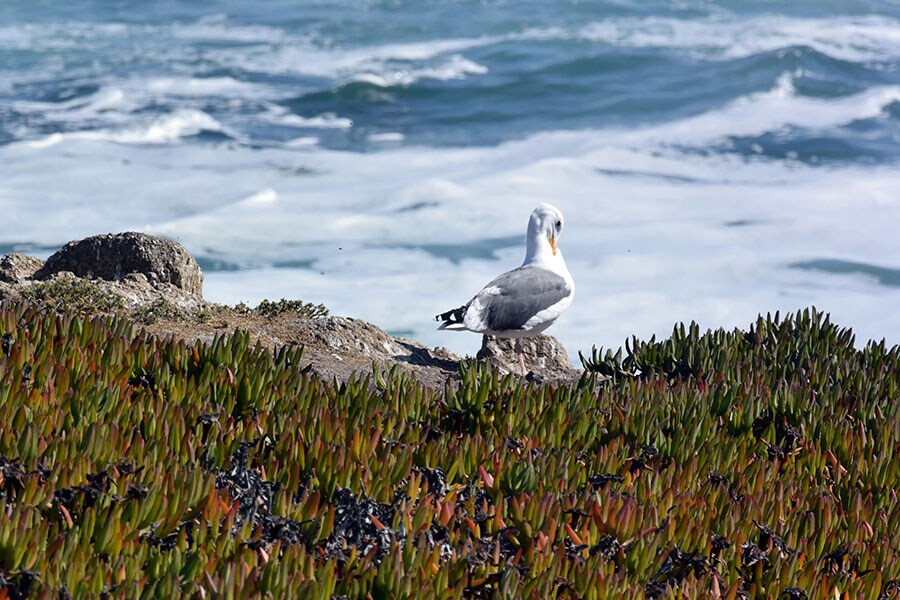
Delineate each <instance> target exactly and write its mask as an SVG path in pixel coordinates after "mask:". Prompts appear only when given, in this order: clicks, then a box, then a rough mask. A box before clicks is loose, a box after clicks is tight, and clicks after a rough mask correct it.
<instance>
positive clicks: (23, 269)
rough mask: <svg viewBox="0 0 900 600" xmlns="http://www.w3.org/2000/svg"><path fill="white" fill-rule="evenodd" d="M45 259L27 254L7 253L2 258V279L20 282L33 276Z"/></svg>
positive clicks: (0, 279)
mask: <svg viewBox="0 0 900 600" xmlns="http://www.w3.org/2000/svg"><path fill="white" fill-rule="evenodd" d="M43 265H44V261H42V260H41V259H39V258H35V257H33V256H28V255H27V254H16V253H13V254H7V255H5V256H3V257H2V258H0V281H2V282H4V283H19V282H20V281H24V280H26V279H29V278H30V277H32V276H33V275H34V274H35V273H37V271H38V269H40V268H41V267H42V266H43Z"/></svg>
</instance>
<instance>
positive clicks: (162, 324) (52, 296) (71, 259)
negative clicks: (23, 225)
mask: <svg viewBox="0 0 900 600" xmlns="http://www.w3.org/2000/svg"><path fill="white" fill-rule="evenodd" d="M202 281H203V275H202V273H201V272H200V267H199V266H198V265H197V261H196V260H194V258H193V257H192V256H191V255H190V254H189V253H188V251H187V250H185V248H184V247H183V246H181V245H180V244H178V243H176V242H172V241H170V240H165V239H162V238H157V237H153V236H150V235H145V234H142V233H122V234H111V235H98V236H94V237H90V238H87V239H84V240H79V241H74V242H70V243H68V244H66V246H65V247H63V248H62V249H61V250H60V251H59V252H57V253H56V254H54V255H52V256H51V257H50V258H49V259H48V260H47V261H46V263H43V262H42V261H40V260H38V259H36V258H32V257H29V256H25V255H21V254H10V255H6V256H4V257H3V258H2V259H0V300H18V301H25V302H32V303H37V304H41V305H43V306H46V307H47V308H49V309H52V310H62V309H67V310H72V311H80V312H85V313H90V314H110V313H114V314H119V315H123V316H126V317H128V318H130V319H133V320H134V321H135V322H136V323H137V324H139V325H140V326H142V327H146V328H147V329H149V330H150V331H151V332H152V333H155V334H157V335H160V336H164V337H170V336H171V337H175V338H177V339H183V340H186V341H188V342H193V341H197V340H199V341H204V342H210V341H212V340H213V339H214V338H215V336H217V335H223V334H228V333H231V332H234V331H235V330H242V331H247V332H248V333H249V334H250V336H251V339H252V340H253V343H258V344H260V345H261V346H263V347H265V348H269V349H271V350H276V349H277V348H279V347H282V346H285V345H301V346H303V347H304V352H303V357H304V360H307V361H309V366H310V368H311V369H312V370H313V371H314V372H316V373H318V374H319V375H320V376H321V377H324V378H325V379H328V380H332V379H333V380H336V381H346V380H347V379H348V378H349V377H351V376H352V375H360V374H361V375H366V374H371V373H372V368H373V365H378V367H379V368H384V369H386V368H391V367H398V368H400V369H402V370H403V371H405V372H407V373H409V374H410V375H411V376H413V377H414V378H416V379H417V380H418V381H419V382H420V383H421V384H422V385H424V386H426V387H428V388H431V389H433V390H436V391H437V390H442V389H444V387H445V386H446V385H447V384H448V382H451V381H454V380H457V379H458V377H459V361H460V360H462V359H463V357H460V356H457V355H455V354H453V353H452V352H450V351H448V350H447V349H446V348H428V347H427V346H424V345H422V344H420V343H418V342H416V341H414V340H410V339H405V338H398V337H394V336H391V335H388V334H387V333H386V332H384V331H383V330H381V329H379V328H378V327H376V326H375V325H373V324H371V323H367V322H366V321H362V320H360V319H353V318H349V317H337V316H323V315H327V310H324V308H323V310H322V312H321V313H317V312H316V311H312V312H310V311H304V310H303V308H302V306H297V305H298V304H301V305H302V304H303V303H297V302H292V301H282V302H276V303H269V304H268V306H267V310H265V311H263V310H260V308H261V307H258V308H257V309H250V308H248V307H246V306H239V307H226V306H221V305H217V304H214V303H211V302H207V301H206V300H204V299H203V297H202ZM261 306H262V305H261ZM273 307H276V308H277V310H273ZM522 343H523V349H524V355H525V364H526V367H527V369H528V370H530V371H532V372H533V374H536V376H535V375H533V376H531V377H529V379H530V380H532V381H545V382H548V383H558V382H571V381H573V380H577V378H578V377H579V375H580V371H578V370H576V369H575V368H573V367H572V364H571V363H570V362H569V359H568V356H567V355H566V351H565V349H564V348H563V347H562V346H561V345H560V344H559V342H557V341H556V340H555V339H554V338H552V337H548V336H539V337H536V338H527V339H524V340H522ZM477 358H479V359H483V360H487V361H489V362H491V363H492V364H494V365H495V366H497V367H498V368H499V369H501V370H502V371H505V372H510V373H515V374H518V373H519V366H518V362H517V361H518V359H517V356H516V354H515V351H514V347H513V341H512V340H498V339H493V338H485V340H484V344H483V346H482V349H481V351H480V352H479V353H478V357H477Z"/></svg>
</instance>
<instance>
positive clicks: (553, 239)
mask: <svg viewBox="0 0 900 600" xmlns="http://www.w3.org/2000/svg"><path fill="white" fill-rule="evenodd" d="M550 247H551V248H552V249H553V255H554V256H556V236H555V235H551V236H550Z"/></svg>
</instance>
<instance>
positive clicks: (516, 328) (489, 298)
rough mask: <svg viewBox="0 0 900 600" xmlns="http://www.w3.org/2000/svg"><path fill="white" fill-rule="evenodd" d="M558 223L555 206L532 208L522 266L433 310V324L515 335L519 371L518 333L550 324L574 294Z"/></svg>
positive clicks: (535, 331) (524, 334) (526, 334)
mask: <svg viewBox="0 0 900 600" xmlns="http://www.w3.org/2000/svg"><path fill="white" fill-rule="evenodd" d="M563 226H564V221H563V215H562V212H560V210H559V209H558V208H556V207H555V206H553V205H551V204H546V203H544V204H541V205H539V206H538V207H537V208H535V209H534V211H533V212H532V213H531V218H529V219H528V232H527V233H526V238H525V244H526V245H525V260H524V262H522V266H521V267H519V268H517V269H513V270H512V271H507V272H506V273H503V274H502V275H499V276H497V277H495V278H494V279H493V280H492V281H491V282H490V283H488V284H487V285H486V286H484V288H483V289H482V290H481V291H480V292H478V293H477V294H476V295H475V297H474V298H472V299H471V300H469V301H468V302H466V303H465V304H464V305H463V306H460V307H459V308H456V309H453V310H448V311H447V312H445V313H442V314H439V315H437V316H436V317H435V319H436V320H437V321H441V325H440V326H439V327H438V329H448V330H451V331H474V332H475V333H483V334H486V335H493V336H496V337H501V338H515V340H516V342H515V348H516V354H517V355H518V358H519V367H520V368H521V369H522V375H523V376H524V375H525V357H524V355H523V354H522V342H521V338H523V337H532V336H536V335H539V334H540V333H541V332H543V331H544V330H545V329H547V328H548V327H550V325H552V324H553V322H554V321H556V319H557V318H558V317H559V315H561V314H562V313H563V311H565V310H566V309H567V308H568V307H569V305H570V304H571V303H572V297H573V296H574V295H575V282H574V281H573V280H572V275H571V274H570V273H569V269H568V268H566V261H565V260H563V255H562V250H560V249H559V247H558V246H557V240H558V239H559V236H560V234H561V233H562V230H563Z"/></svg>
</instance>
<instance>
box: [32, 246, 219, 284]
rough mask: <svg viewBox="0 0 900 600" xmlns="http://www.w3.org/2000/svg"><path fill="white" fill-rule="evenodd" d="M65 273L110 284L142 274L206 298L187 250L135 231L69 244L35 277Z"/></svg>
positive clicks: (46, 277)
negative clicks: (94, 278) (110, 282)
mask: <svg viewBox="0 0 900 600" xmlns="http://www.w3.org/2000/svg"><path fill="white" fill-rule="evenodd" d="M62 271H70V272H72V273H74V274H75V275H77V276H79V277H96V278H100V279H105V280H107V281H120V280H122V279H123V278H124V277H125V276H126V275H129V274H132V273H139V274H142V275H143V276H144V277H146V278H147V280H148V281H149V282H150V283H151V284H153V285H157V284H172V285H174V286H175V287H177V288H179V289H181V290H183V291H185V292H188V293H190V294H194V295H196V296H202V295H203V273H202V272H201V271H200V265H198V264H197V261H196V260H194V257H193V256H191V254H190V253H189V252H188V251H187V250H186V249H185V248H184V246H182V245H181V244H179V243H178V242H174V241H172V240H167V239H165V238H160V237H156V236H152V235H147V234H144V233H138V232H134V231H129V232H126V233H111V234H104V235H95V236H93V237H89V238H85V239H83V240H76V241H73V242H69V243H68V244H66V245H65V246H63V247H62V248H61V249H60V250H59V251H58V252H56V253H55V254H53V255H52V256H51V257H50V258H48V259H47V262H46V263H44V266H43V267H42V268H41V269H40V270H39V271H38V272H37V273H36V274H35V276H34V277H35V279H49V278H50V277H51V276H53V275H54V274H56V273H59V272H62Z"/></svg>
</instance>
